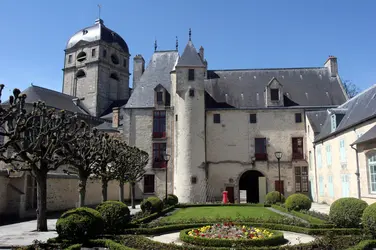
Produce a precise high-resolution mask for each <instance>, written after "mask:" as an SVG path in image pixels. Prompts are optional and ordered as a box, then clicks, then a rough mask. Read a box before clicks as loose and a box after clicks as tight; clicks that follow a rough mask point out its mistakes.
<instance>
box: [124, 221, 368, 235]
mask: <svg viewBox="0 0 376 250" xmlns="http://www.w3.org/2000/svg"><path fill="white" fill-rule="evenodd" d="M218 223H219V222H218ZM234 224H237V225H244V226H254V227H263V228H268V229H272V230H284V231H290V232H296V233H304V234H309V235H325V234H327V233H335V234H336V235H351V234H353V235H359V234H361V233H362V231H361V229H359V228H309V227H298V226H291V225H286V224H273V223H262V222H261V223H235V222H234ZM206 225H208V223H192V224H173V225H168V226H160V227H153V228H130V229H126V230H125V232H124V233H125V234H146V235H154V234H162V233H169V232H176V231H180V230H183V229H188V228H195V227H202V226H206Z"/></svg>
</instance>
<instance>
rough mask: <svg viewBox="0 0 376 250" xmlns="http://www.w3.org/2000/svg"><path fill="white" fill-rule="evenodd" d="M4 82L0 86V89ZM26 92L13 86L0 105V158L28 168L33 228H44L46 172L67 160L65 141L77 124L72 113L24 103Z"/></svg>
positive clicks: (40, 103) (13, 164)
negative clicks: (33, 187) (32, 186)
mask: <svg viewBox="0 0 376 250" xmlns="http://www.w3.org/2000/svg"><path fill="white" fill-rule="evenodd" d="M3 88H4V85H1V86H0V96H1V90H2V89H3ZM25 100H26V95H25V94H21V91H20V90H18V89H14V91H13V96H10V98H9V104H7V105H2V106H1V107H0V126H1V132H0V134H1V135H3V136H4V137H5V138H4V141H5V143H4V144H3V145H0V160H1V161H3V162H5V163H10V164H11V167H12V168H13V169H14V170H16V171H29V172H30V173H31V175H32V176H33V177H34V178H35V179H36V182H37V230H38V231H47V216H46V212H47V173H48V172H49V171H52V170H56V169H58V168H59V167H60V166H62V165H64V164H66V163H67V162H69V160H70V158H71V155H69V154H68V153H67V151H66V150H65V148H66V145H67V144H69V143H70V141H71V140H72V139H73V138H74V137H75V134H76V133H77V131H79V130H80V129H81V127H80V126H79V125H78V123H77V117H76V116H75V115H68V114H67V113H66V112H64V111H56V110H54V109H50V108H48V107H47V106H46V105H45V103H43V102H36V103H34V105H33V107H32V108H31V111H28V110H27V107H25Z"/></svg>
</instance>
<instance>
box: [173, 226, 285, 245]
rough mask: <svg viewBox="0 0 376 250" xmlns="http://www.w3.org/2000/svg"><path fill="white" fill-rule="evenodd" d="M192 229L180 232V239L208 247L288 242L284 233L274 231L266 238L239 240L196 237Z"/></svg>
mask: <svg viewBox="0 0 376 250" xmlns="http://www.w3.org/2000/svg"><path fill="white" fill-rule="evenodd" d="M190 230H192V228H191V229H185V230H182V231H181V232H180V236H179V238H180V240H181V241H183V242H185V243H188V244H193V245H200V246H207V247H234V246H236V247H250V246H253V247H255V246H257V247H260V246H278V245H282V244H284V243H286V240H285V238H283V233H281V232H276V231H272V230H270V231H271V232H273V235H272V236H271V237H269V238H265V239H247V240H246V239H239V240H229V239H210V238H204V237H194V236H190V235H188V232H189V231H190Z"/></svg>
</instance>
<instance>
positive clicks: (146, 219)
mask: <svg viewBox="0 0 376 250" xmlns="http://www.w3.org/2000/svg"><path fill="white" fill-rule="evenodd" d="M174 209H175V206H170V207H168V208H165V209H163V210H162V211H161V212H160V213H153V214H150V215H148V216H146V217H144V218H141V219H139V220H135V221H133V224H135V225H137V224H145V223H149V222H151V221H153V220H155V219H158V218H159V217H161V216H163V215H165V214H167V213H169V212H171V211H173V210H174Z"/></svg>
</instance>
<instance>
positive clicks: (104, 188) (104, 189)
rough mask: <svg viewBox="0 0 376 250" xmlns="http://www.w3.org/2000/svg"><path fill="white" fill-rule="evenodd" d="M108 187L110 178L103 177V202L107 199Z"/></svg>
mask: <svg viewBox="0 0 376 250" xmlns="http://www.w3.org/2000/svg"><path fill="white" fill-rule="evenodd" d="M107 187H108V180H107V179H105V178H102V202H105V201H107Z"/></svg>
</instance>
